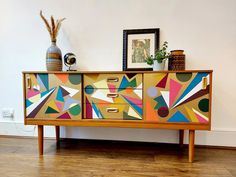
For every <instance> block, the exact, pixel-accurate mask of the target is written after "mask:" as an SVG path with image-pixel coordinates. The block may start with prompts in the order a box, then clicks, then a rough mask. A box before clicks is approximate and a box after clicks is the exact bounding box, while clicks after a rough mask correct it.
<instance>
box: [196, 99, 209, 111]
mask: <svg viewBox="0 0 236 177" xmlns="http://www.w3.org/2000/svg"><path fill="white" fill-rule="evenodd" d="M198 108H199V109H200V110H201V111H202V112H208V111H209V99H207V98H204V99H202V100H200V101H199V103H198Z"/></svg>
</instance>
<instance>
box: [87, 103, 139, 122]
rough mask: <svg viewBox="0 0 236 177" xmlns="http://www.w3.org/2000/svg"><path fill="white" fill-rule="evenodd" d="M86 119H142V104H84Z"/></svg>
mask: <svg viewBox="0 0 236 177" xmlns="http://www.w3.org/2000/svg"><path fill="white" fill-rule="evenodd" d="M84 109H85V117H86V119H121V120H122V119H123V120H141V119H142V117H143V116H142V115H143V111H142V105H128V104H95V103H92V104H89V103H88V104H84Z"/></svg>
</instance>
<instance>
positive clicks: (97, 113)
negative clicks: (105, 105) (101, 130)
mask: <svg viewBox="0 0 236 177" xmlns="http://www.w3.org/2000/svg"><path fill="white" fill-rule="evenodd" d="M92 108H93V110H94V111H95V113H96V115H97V117H98V118H101V119H102V118H103V115H102V113H101V111H100V110H99V109H98V108H97V107H96V104H94V102H92Z"/></svg>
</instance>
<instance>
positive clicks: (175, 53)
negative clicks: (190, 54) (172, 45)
mask: <svg viewBox="0 0 236 177" xmlns="http://www.w3.org/2000/svg"><path fill="white" fill-rule="evenodd" d="M168 70H185V54H184V50H172V51H170V58H169V62H168Z"/></svg>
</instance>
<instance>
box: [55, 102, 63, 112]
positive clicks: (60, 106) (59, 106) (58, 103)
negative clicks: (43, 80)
mask: <svg viewBox="0 0 236 177" xmlns="http://www.w3.org/2000/svg"><path fill="white" fill-rule="evenodd" d="M55 103H56V105H57V108H58V109H59V110H60V111H61V110H62V103H60V102H55Z"/></svg>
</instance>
